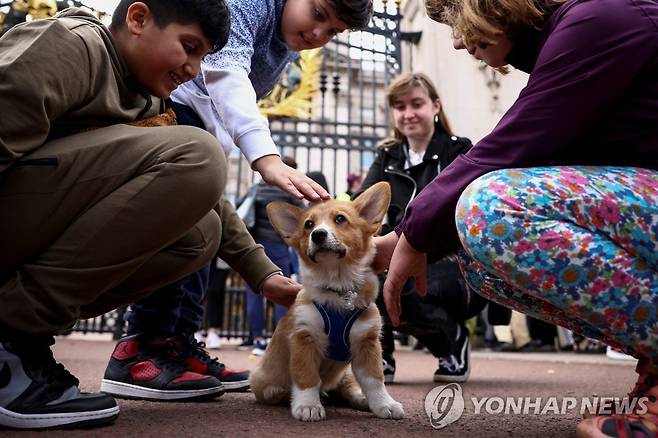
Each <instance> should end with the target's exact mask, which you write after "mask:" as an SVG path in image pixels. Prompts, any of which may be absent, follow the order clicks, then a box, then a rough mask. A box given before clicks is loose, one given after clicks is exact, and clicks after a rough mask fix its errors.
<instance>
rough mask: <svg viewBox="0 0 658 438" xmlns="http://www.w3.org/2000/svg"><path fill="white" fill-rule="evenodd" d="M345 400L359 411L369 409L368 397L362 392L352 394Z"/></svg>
mask: <svg viewBox="0 0 658 438" xmlns="http://www.w3.org/2000/svg"><path fill="white" fill-rule="evenodd" d="M347 402H348V403H349V405H350V406H351V407H353V408H354V409H358V410H360V411H368V410H370V406H368V399H367V398H366V396H365V395H363V394H355V395H354V396H352V397H350V399H349V400H348V401H347Z"/></svg>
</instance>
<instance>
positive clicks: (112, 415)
mask: <svg viewBox="0 0 658 438" xmlns="http://www.w3.org/2000/svg"><path fill="white" fill-rule="evenodd" d="M118 416H119V406H115V407H113V408H108V409H102V410H100V411H88V412H66V413H57V414H19V413H17V412H12V411H9V410H7V409H4V408H2V407H0V426H2V427H4V428H10V429H53V428H91V427H96V426H104V425H106V424H109V423H112V422H113V421H114V420H115V419H116V418H117V417H118Z"/></svg>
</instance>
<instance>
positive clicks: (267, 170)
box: [253, 155, 331, 202]
mask: <svg viewBox="0 0 658 438" xmlns="http://www.w3.org/2000/svg"><path fill="white" fill-rule="evenodd" d="M253 168H254V170H255V171H257V172H258V173H260V175H261V176H262V177H263V180H265V182H266V183H268V184H269V185H272V186H277V187H278V188H280V189H281V190H284V191H286V192H288V193H290V194H291V195H292V196H294V197H295V198H297V199H304V198H306V199H308V200H309V201H311V202H318V201H322V200H325V201H326V200H328V199H331V196H330V195H329V193H327V191H326V190H325V189H323V188H322V186H321V185H320V184H318V183H316V182H315V181H313V180H312V179H311V178H309V177H308V176H306V175H304V174H303V173H301V172H300V171H298V170H297V169H293V168H292V167H290V166H287V165H286V164H285V163H284V162H283V161H281V157H279V156H278V155H266V156H264V157H261V158H259V159H257V160H256V161H254V162H253Z"/></svg>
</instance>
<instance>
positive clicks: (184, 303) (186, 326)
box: [125, 265, 210, 337]
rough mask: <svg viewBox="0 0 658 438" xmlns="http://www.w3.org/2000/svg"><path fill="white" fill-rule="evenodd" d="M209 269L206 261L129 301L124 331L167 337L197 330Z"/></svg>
mask: <svg viewBox="0 0 658 438" xmlns="http://www.w3.org/2000/svg"><path fill="white" fill-rule="evenodd" d="M209 271H210V265H206V266H204V267H203V268H202V269H201V270H200V271H198V272H195V273H193V274H191V275H189V276H187V277H185V278H183V279H182V280H179V281H177V282H175V283H172V284H169V285H167V286H165V287H163V288H161V289H158V290H157V291H155V292H153V293H152V294H151V295H149V296H147V297H146V298H143V299H141V300H139V301H138V302H136V303H134V304H133V305H131V306H130V310H129V311H128V312H126V315H125V319H126V321H128V334H129V335H134V334H137V333H142V334H147V335H151V336H164V337H170V336H174V335H175V334H178V333H194V332H195V331H197V330H198V329H199V328H200V327H201V322H202V320H203V304H202V303H203V299H204V296H205V294H206V290H207V288H208V275H209Z"/></svg>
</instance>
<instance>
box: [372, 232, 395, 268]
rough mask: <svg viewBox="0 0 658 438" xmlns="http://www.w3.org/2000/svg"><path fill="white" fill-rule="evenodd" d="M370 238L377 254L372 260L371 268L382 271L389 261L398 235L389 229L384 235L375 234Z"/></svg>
mask: <svg viewBox="0 0 658 438" xmlns="http://www.w3.org/2000/svg"><path fill="white" fill-rule="evenodd" d="M372 240H373V242H375V247H376V248H377V254H376V255H375V259H374V260H373V261H372V269H373V270H374V271H375V272H384V271H385V270H387V269H388V265H389V264H390V263H391V257H392V256H393V250H394V249H395V245H396V244H397V243H398V235H397V234H395V231H391V232H390V233H388V234H387V235H385V236H375V237H373V238H372Z"/></svg>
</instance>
